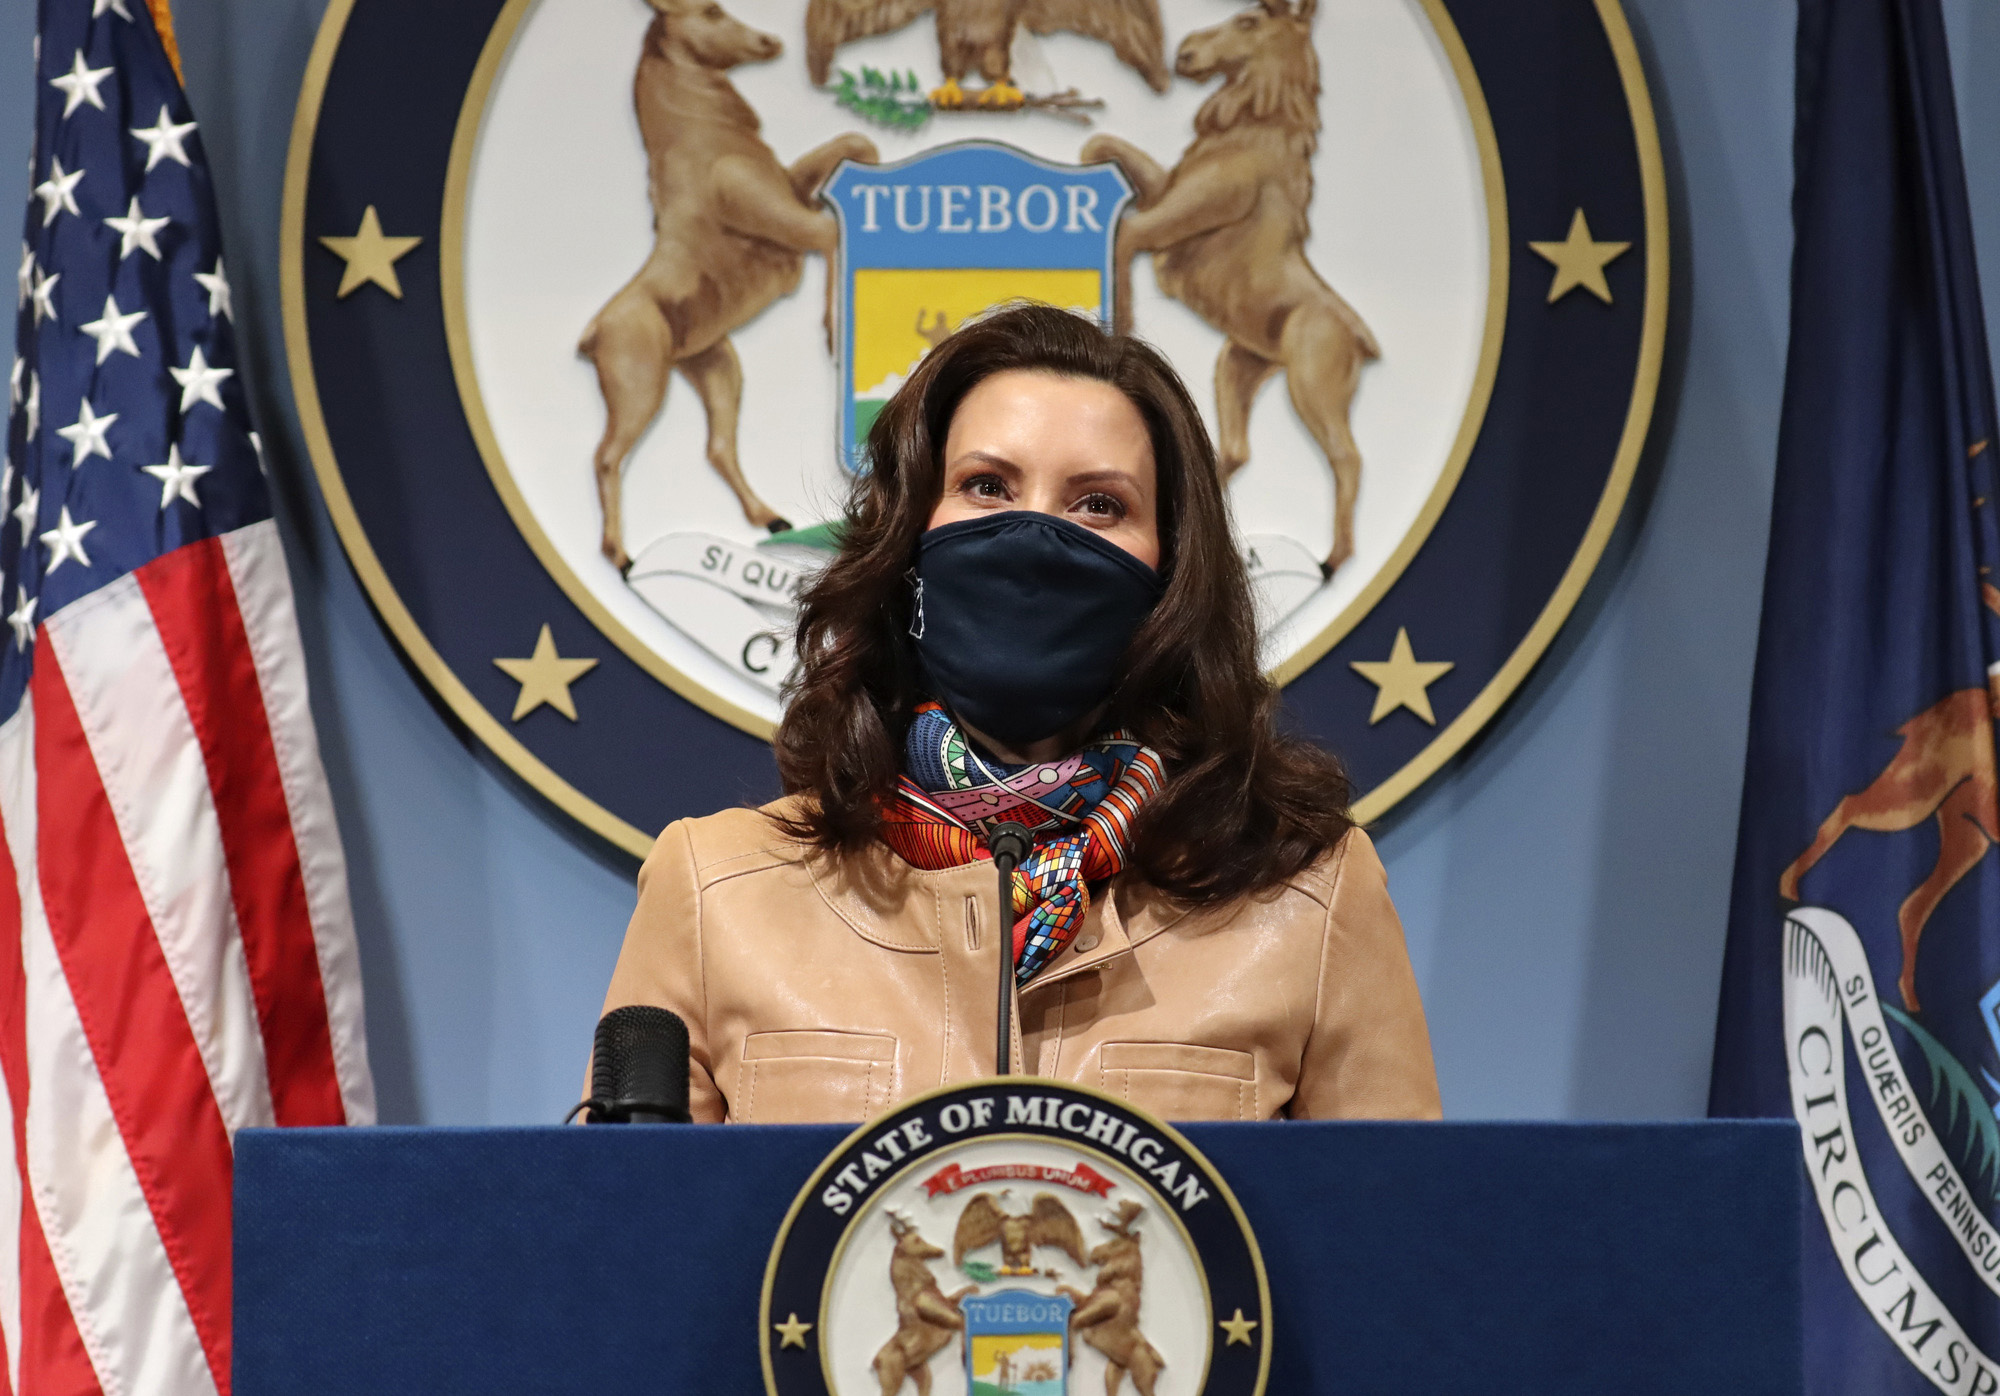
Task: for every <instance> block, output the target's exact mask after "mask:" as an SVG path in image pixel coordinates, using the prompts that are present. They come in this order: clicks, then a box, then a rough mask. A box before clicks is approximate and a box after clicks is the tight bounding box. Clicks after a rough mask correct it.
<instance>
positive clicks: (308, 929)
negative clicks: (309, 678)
mask: <svg viewBox="0 0 2000 1396" xmlns="http://www.w3.org/2000/svg"><path fill="white" fill-rule="evenodd" d="M138 578H139V586H140V589H141V590H142V591H144V592H145V595H146V604H147V605H148V606H150V607H151V608H152V612H153V624H154V625H155V626H156V627H158V629H159V632H160V639H161V640H162V641H163V642H165V644H166V649H167V660H168V662H169V663H170V664H172V665H173V669H174V677H175V679H176V680H178V682H179V684H180V690H181V696H182V698H183V699H185V700H186V703H187V710H188V716H189V717H190V718H192V719H193V721H194V730H195V736H196V738H197V739H198V740H199V741H200V742H201V754H202V759H203V760H204V761H205V762H206V763H207V766H208V788H209V791H210V793H211V794H212V796H213V797H214V800H215V813H216V817H217V818H218V819H219V820H220V821H221V824H222V849H223V855H224V857H225V858H226V859H227V860H228V866H229V886H230V895H231V897H232V898H233V899H234V901H235V903H236V920H237V924H238V926H239V927H240V928H241V930H242V935H243V954H244V959H245V960H246V961H247V962H248V964H249V969H250V988H251V992H252V993H253V994H254V995H255V996H256V999H257V1021H258V1025H259V1027H260V1028H261V1029H262V1030H263V1036H264V1060H265V1063H266V1069H267V1071H268V1072H269V1075H270V1078H271V1106H272V1110H273V1112H274V1114H275V1116H276V1119H277V1122H278V1123H279V1124H281V1125H338V1124H345V1123H346V1122H347V1111H346V1107H345V1106H344V1105H343V1104H342V1103H341V1099H340V1079H339V1077H338V1076H337V1075H336V1074H335V1072H334V1065H333V1034H332V1030H331V1029H330V1028H329V1026H328V1024H327V1017H326V993H325V989H324V987H323V986H322V985H321V983H320V977H319V951H318V948H317V947H316V946H315V944H314V942H313V928H312V916H311V913H310V911H309V909H308V906H307V902H306V886H305V877H304V875H303V874H302V873H301V872H300V870H299V850H298V845H297V844H296V843H295V842H294V841H293V835H292V818H291V810H290V807H289V806H288V805H287V804H286V802H285V787H284V784H283V782H282V781H281V780H280V778H279V775H278V755H277V751H276V748H275V747H274V746H273V745H272V740H271V725H270V717H269V714H268V713H267V712H266V710H265V707H264V693H263V689H262V688H261V687H260V686H259V684H258V682H257V668H256V664H255V662H254V660H253V658H252V656H251V652H250V637H249V635H248V634H247V633H245V631H244V628H243V612H242V609H241V608H240V607H239V606H238V605H237V602H236V588H235V587H234V586H233V585H232V584H231V582H230V580H229V563H228V560H227V558H226V557H225V556H224V554H223V551H222V543H221V541H220V540H218V539H214V538H210V539H205V540H203V541H201V542H199V543H190V544H188V545H187V546H185V547H182V548H178V549H176V550H174V551H173V552H171V553H168V554H167V555H166V556H164V557H161V558H158V559H156V560H155V561H153V562H150V563H148V564H146V565H145V566H144V567H142V568H140V569H139V571H138Z"/></svg>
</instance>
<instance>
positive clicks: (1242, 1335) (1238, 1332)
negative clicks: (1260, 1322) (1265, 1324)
mask: <svg viewBox="0 0 2000 1396" xmlns="http://www.w3.org/2000/svg"><path fill="white" fill-rule="evenodd" d="M1217 1326H1218V1327H1219V1328H1221V1329H1222V1331H1223V1332H1225V1333H1227V1334H1228V1335H1229V1341H1228V1342H1225V1343H1224V1344H1223V1346H1224V1347H1228V1346H1229V1345H1230V1344H1231V1343H1241V1344H1243V1346H1244V1347H1246V1348H1247V1347H1249V1346H1250V1330H1251V1329H1253V1328H1255V1327H1256V1326H1257V1320H1256V1319H1254V1318H1245V1317H1243V1311H1242V1310H1241V1309H1238V1310H1237V1311H1236V1316H1235V1317H1234V1318H1226V1319H1223V1320H1222V1322H1221V1323H1220V1324H1218V1325H1217Z"/></svg>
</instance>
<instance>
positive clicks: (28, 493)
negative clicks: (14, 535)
mask: <svg viewBox="0 0 2000 1396" xmlns="http://www.w3.org/2000/svg"><path fill="white" fill-rule="evenodd" d="M41 507H42V492H41V491H40V490H38V489H36V488H35V487H34V486H33V485H29V486H27V487H26V488H24V489H23V490H22V491H21V502H20V503H19V504H16V505H15V506H14V521H15V522H16V523H18V524H20V525H21V546H22V547H24V548H25V547H26V546H27V545H28V535H29V534H31V533H33V532H34V531H35V515H36V514H37V513H39V512H40V510H41Z"/></svg>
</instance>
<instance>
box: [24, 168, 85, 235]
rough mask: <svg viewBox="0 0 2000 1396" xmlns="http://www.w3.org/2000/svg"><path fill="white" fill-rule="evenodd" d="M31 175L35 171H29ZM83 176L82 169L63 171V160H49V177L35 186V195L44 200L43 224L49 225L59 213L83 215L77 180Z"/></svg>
mask: <svg viewBox="0 0 2000 1396" xmlns="http://www.w3.org/2000/svg"><path fill="white" fill-rule="evenodd" d="M28 173H29V175H30V177H32V176H33V174H34V171H33V169H30V170H29V171H28ZM82 178H83V171H82V170H71V171H70V172H69V173H67V174H65V173H63V167H62V161H61V160H56V159H52V160H50V161H49V177H48V178H47V179H45V180H43V181H42V182H41V183H40V184H37V185H36V186H35V197H36V198H38V199H40V200H41V201H42V226H43V227H44V228H46V227H48V226H49V224H51V223H53V222H55V221H56V215H57V214H58V213H63V212H69V213H74V214H76V215H77V216H78V217H82V216H83V210H82V209H80V208H78V207H77V206H76V186H77V182H78V181H79V180H81V179H82Z"/></svg>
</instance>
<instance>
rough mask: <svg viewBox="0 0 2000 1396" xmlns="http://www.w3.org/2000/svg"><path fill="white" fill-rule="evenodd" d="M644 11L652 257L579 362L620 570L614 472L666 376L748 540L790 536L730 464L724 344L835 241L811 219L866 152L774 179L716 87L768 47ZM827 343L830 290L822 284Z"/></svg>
mask: <svg viewBox="0 0 2000 1396" xmlns="http://www.w3.org/2000/svg"><path fill="white" fill-rule="evenodd" d="M647 3H648V4H650V5H651V6H652V7H653V9H654V10H655V11H656V12H657V13H656V14H655V16H654V18H653V23H652V25H651V27H649V28H648V29H647V31H646V40H645V47H644V49H643V50H642V52H641V54H640V58H639V73H638V76H637V78H635V79H634V82H633V93H632V100H633V105H634V106H635V107H636V108H637V109H638V115H639V134H640V135H641V136H642V137H643V138H644V140H645V143H646V164H647V175H648V185H649V192H650V193H651V196H652V201H653V252H652V255H651V256H649V257H648V258H647V259H646V264H645V265H644V266H642V267H640V268H639V271H638V274H637V275H635V276H634V277H633V278H632V279H631V280H630V281H628V282H626V283H625V285H624V286H623V287H621V288H620V289H619V291H618V293H617V294H616V295H614V296H612V298H611V299H610V301H608V302H607V303H606V304H605V306H604V308H603V309H602V310H600V311H598V312H597V315H596V316H595V317H594V318H593V319H592V320H591V322H590V325H589V327H588V328H587V329H585V330H584V332H583V339H582V342H581V343H580V344H579V345H578V346H577V348H578V352H580V353H582V354H583V355H584V357H586V358H588V359H590V360H591V361H592V362H593V363H594V364H595V365H596V366H597V384H598V387H599V389H600V390H601V391H602V392H603V394H604V411H605V422H604V436H603V439H602V440H600V441H599V442H598V445H597V453H596V469H597V494H598V502H599V503H600V505H601V506H602V508H603V512H604V541H603V549H604V555H605V557H607V558H609V559H610V560H611V562H612V565H613V566H615V567H617V568H619V569H620V570H621V571H622V570H623V569H625V568H626V567H629V566H630V565H631V561H632V559H631V555H630V554H629V553H627V552H626V550H625V540H624V523H623V520H622V518H621V516H620V512H619V496H620V486H621V481H622V472H623V471H624V468H625V460H626V457H628V456H629V455H631V453H632V448H633V446H635V445H637V444H638V440H639V437H640V436H641V435H643V434H644V432H645V430H646V428H647V427H648V426H650V425H651V424H652V421H653V418H655V417H656V416H658V415H659V412H660V406H661V404H662V403H663V402H665V401H666V395H667V377H668V375H669V374H670V373H672V372H673V370H675V369H679V370H680V373H681V376H682V377H683V378H685V379H687V381H688V383H689V384H690V385H691V386H692V387H693V388H694V390H695V393H696V394H697V395H698V396H699V397H700V398H701V404H702V407H703V408H704V409H705V410H706V412H707V414H708V461H709V464H710V465H712V466H714V467H715V471H716V473H717V474H719V475H721V476H722V478H723V479H724V480H725V481H726V482H728V485H729V487H730V489H731V490H733V491H735V494H736V499H737V502H738V504H740V505H741V506H742V509H743V516H744V518H746V519H748V520H749V521H750V522H751V523H753V524H755V525H756V526H758V527H759V528H768V529H770V530H771V531H772V532H778V531H781V530H783V529H785V528H788V527H790V525H789V524H787V523H786V522H785V520H784V519H782V518H780V517H779V516H778V512H777V510H775V509H773V508H772V507H771V506H770V505H768V504H766V503H765V502H764V501H763V500H762V499H760V498H758V496H757V492H756V491H755V490H753V489H751V488H750V482H749V481H748V480H746V479H745V478H744V475H743V467H742V465H741V463H740V462H739V461H738V460H737V458H736V422H737V413H738V411H739V409H740V408H741V406H742V403H743V366H742V365H741V364H740V363H739V362H738V361H737V358H736V350H735V348H734V347H733V346H731V344H730V342H729V334H730V332H731V331H733V330H736V329H740V328H741V327H742V326H743V325H745V324H746V323H748V322H749V321H750V320H751V319H753V318H755V317H756V316H757V315H758V314H759V313H760V312H761V311H763V309H764V308H765V307H766V306H768V305H770V304H771V302H773V301H775V300H777V299H778V298H779V297H780V296H788V295H790V294H791V293H792V292H793V291H795V290H797V289H798V284H799V274H800V270H801V266H802V263H803V260H804V257H803V254H805V253H807V252H817V253H819V254H820V255H821V256H823V257H827V258H829V259H831V257H832V255H833V253H834V250H835V249H836V248H837V247H838V246H839V242H840V232H839V227H838V225H837V224H836V222H835V221H834V217H833V215H832V214H831V213H829V212H827V211H826V210H825V209H823V208H821V207H819V204H818V198H819V190H820V186H821V185H822V184H824V183H825V182H826V178H827V176H828V175H829V174H831V173H832V172H833V169H834V167H835V166H836V165H838V164H839V163H840V162H841V161H842V160H856V161H860V162H863V163H869V164H872V163H873V162H874V160H875V158H876V157H875V146H874V143H873V142H871V141H870V140H869V139H868V138H867V137H865V136H861V135H857V134H854V133H852V132H849V133H848V134H846V135H841V136H835V137H834V138H833V139H832V140H830V141H828V142H826V143H825V144H824V145H821V146H819V147H818V148H817V149H814V150H812V151H810V152H808V153H807V154H805V155H803V156H801V157H800V158H799V159H798V160H797V161H796V162H794V163H793V165H792V166H791V168H790V169H786V168H785V167H784V166H783V165H780V164H779V163H778V157H777V156H776V155H775V154H773V153H772V151H771V148H770V147H769V146H768V145H766V144H765V143H764V141H763V138H762V137H761V136H759V135H758V128H759V122H758V120H757V113H756V112H755V111H753V110H752V109H751V107H750V104H749V103H748V102H746V101H744V100H743V97H742V94H740V93H739V92H737V90H736V88H735V87H734V86H733V85H732V84H731V83H730V81H729V79H728V78H727V77H726V76H724V74H725V73H726V72H727V71H728V70H729V69H731V68H734V67H735V66H736V65H737V64H739V63H754V62H762V61H765V60H768V59H772V58H776V57H777V56H778V54H779V52H780V51H781V50H782V48H783V45H781V44H780V43H779V42H778V40H777V38H776V37H775V36H773V35H770V34H766V33H763V32H761V31H760V30H756V29H752V28H751V27H750V26H749V25H747V24H744V23H743V22H742V21H741V20H738V19H736V18H734V17H732V16H731V15H730V14H729V13H728V12H727V11H725V10H724V9H723V8H722V6H721V5H719V4H715V3H713V0H647ZM827 284H828V290H827V296H828V307H829V314H828V328H827V338H828V343H829V344H830V343H831V342H832V334H833V331H832V319H831V305H832V294H833V291H832V285H833V277H832V274H831V272H830V271H829V274H828V277H827Z"/></svg>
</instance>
